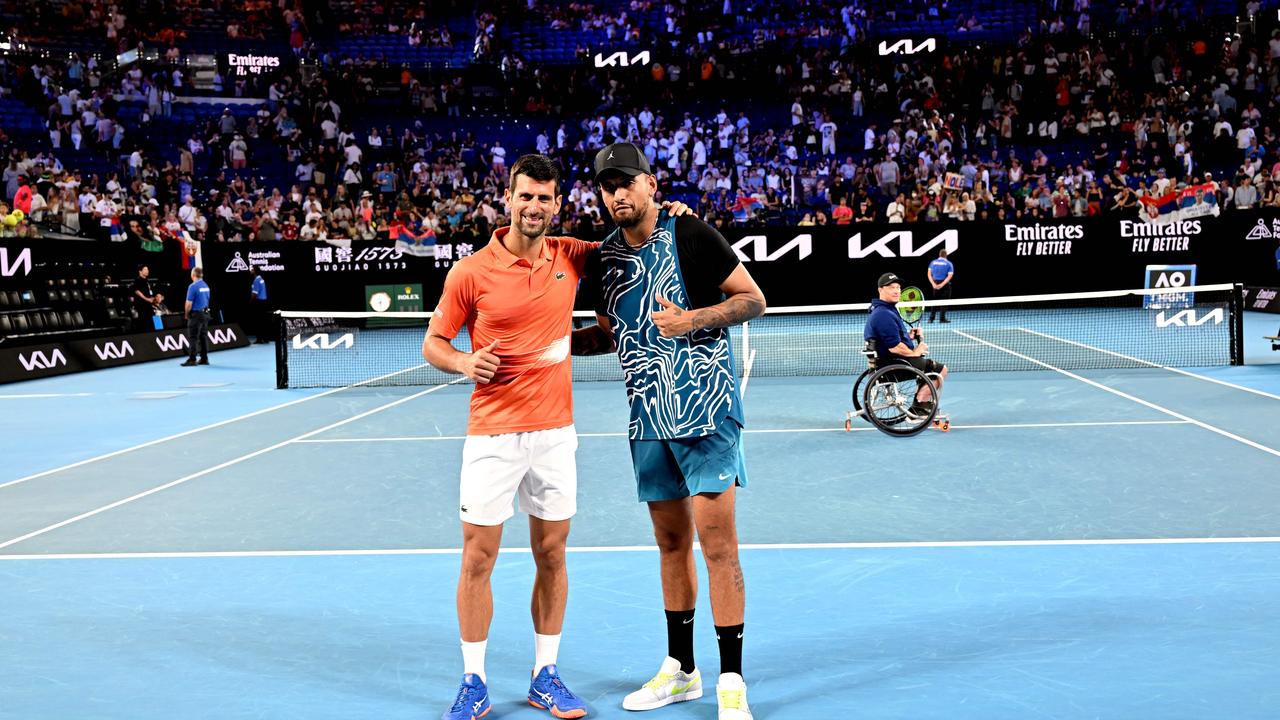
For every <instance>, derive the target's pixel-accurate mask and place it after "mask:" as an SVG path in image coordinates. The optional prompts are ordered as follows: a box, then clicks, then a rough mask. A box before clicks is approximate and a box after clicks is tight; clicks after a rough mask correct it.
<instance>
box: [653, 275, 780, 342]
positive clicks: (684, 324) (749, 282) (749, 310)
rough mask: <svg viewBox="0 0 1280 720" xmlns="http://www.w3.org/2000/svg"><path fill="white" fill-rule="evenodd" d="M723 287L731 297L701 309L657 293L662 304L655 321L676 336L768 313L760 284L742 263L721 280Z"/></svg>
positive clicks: (665, 333)
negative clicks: (677, 302) (680, 305)
mask: <svg viewBox="0 0 1280 720" xmlns="http://www.w3.org/2000/svg"><path fill="white" fill-rule="evenodd" d="M720 290H721V291H723V292H724V293H725V294H726V295H728V296H729V297H727V298H725V300H724V301H723V302H721V303H719V304H716V305H712V306H710V307H704V308H699V309H697V310H685V309H683V308H680V307H677V306H676V305H675V304H674V303H672V302H670V301H669V300H667V299H666V298H665V297H663V296H662V295H658V296H657V300H658V304H659V305H660V306H661V307H662V309H661V310H659V311H658V312H655V313H653V321H654V324H655V325H657V326H658V332H660V333H661V334H662V336H663V337H676V336H678V335H684V334H686V333H689V332H692V331H694V330H701V329H704V328H722V327H730V326H732V325H738V324H741V323H743V322H746V321H747V320H751V319H752V318H757V317H760V316H761V315H763V314H764V309H765V301H764V293H762V292H760V286H758V285H756V281H755V280H754V279H753V278H752V277H751V273H749V272H747V268H746V267H744V266H743V265H742V264H739V265H738V266H737V267H736V268H734V270H733V272H732V273H730V274H729V277H727V278H725V281H724V282H722V283H720Z"/></svg>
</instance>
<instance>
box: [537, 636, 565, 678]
mask: <svg viewBox="0 0 1280 720" xmlns="http://www.w3.org/2000/svg"><path fill="white" fill-rule="evenodd" d="M559 653H560V635H559V634H556V635H539V634H538V633H534V634H533V674H534V677H537V675H538V673H539V672H541V671H542V668H544V667H546V666H548V665H555V664H556V655H558V654H559Z"/></svg>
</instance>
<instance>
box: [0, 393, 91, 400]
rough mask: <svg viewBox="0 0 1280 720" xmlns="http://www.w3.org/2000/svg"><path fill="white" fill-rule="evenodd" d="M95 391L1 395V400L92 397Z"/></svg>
mask: <svg viewBox="0 0 1280 720" xmlns="http://www.w3.org/2000/svg"><path fill="white" fill-rule="evenodd" d="M92 395H93V393H27V394H25V395H0V400H25V399H26V398H60V397H90V396H92Z"/></svg>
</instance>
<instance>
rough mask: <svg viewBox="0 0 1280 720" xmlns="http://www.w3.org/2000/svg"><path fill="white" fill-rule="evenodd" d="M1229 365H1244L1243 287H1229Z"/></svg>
mask: <svg viewBox="0 0 1280 720" xmlns="http://www.w3.org/2000/svg"><path fill="white" fill-rule="evenodd" d="M1231 364H1232V365H1244V285H1243V284H1241V283H1235V284H1233V285H1232V286H1231Z"/></svg>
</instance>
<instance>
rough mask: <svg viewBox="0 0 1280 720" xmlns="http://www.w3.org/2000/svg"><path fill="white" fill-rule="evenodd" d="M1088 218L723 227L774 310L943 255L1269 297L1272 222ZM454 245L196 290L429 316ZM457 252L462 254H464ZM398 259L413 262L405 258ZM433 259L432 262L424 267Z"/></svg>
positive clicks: (921, 278) (1261, 214) (279, 270)
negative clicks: (1170, 280)
mask: <svg viewBox="0 0 1280 720" xmlns="http://www.w3.org/2000/svg"><path fill="white" fill-rule="evenodd" d="M1153 227H1154V226H1148V225H1144V224H1142V223H1139V222H1135V221H1132V220H1117V219H1115V218H1114V217H1110V218H1089V219H1079V220H1067V221H1062V222H1052V223H1029V222H1021V223H1000V222H993V223H982V222H958V223H945V222H939V223H914V224H910V225H905V224H897V225H891V224H885V223H868V224H854V225H845V226H825V227H789V228H786V227H770V228H760V229H758V230H756V229H751V228H742V229H733V230H731V231H730V232H729V234H728V239H729V242H730V244H732V245H733V247H734V249H735V251H736V252H737V253H738V256H739V257H740V258H742V260H743V261H744V262H745V263H746V265H747V268H748V269H750V270H751V273H752V274H753V275H754V276H755V277H756V279H757V280H758V281H759V283H760V286H761V287H762V288H763V289H764V291H765V295H766V296H767V297H768V299H769V304H770V305H771V306H773V307H781V306H793V305H829V304H841V303H852V302H866V301H867V300H869V299H870V298H871V297H872V295H873V294H874V289H875V279H876V278H877V277H878V276H879V275H880V274H881V273H883V272H887V271H892V272H895V273H898V274H899V275H900V276H901V277H903V278H904V279H905V280H906V281H907V282H908V283H912V284H916V285H919V286H921V287H927V280H926V278H925V272H926V267H927V266H928V263H929V261H930V260H932V259H933V258H935V257H937V254H938V251H939V250H941V249H944V248H945V249H947V250H949V254H950V255H951V258H952V260H953V261H954V263H955V266H956V276H955V293H956V297H985V296H998V295H1033V294H1040V293H1059V292H1080V291H1092V290H1118V289H1131V288H1140V287H1144V285H1145V283H1146V280H1147V266H1149V265H1195V266H1196V276H1195V282H1197V283H1199V284H1212V283H1228V282H1240V283H1245V284H1248V285H1259V286H1277V285H1280V271H1277V268H1276V255H1275V253H1276V246H1277V242H1278V241H1280V211H1256V212H1249V213H1241V212H1233V213H1228V214H1226V215H1224V216H1222V217H1216V218H1215V217H1204V218H1198V219H1195V220H1188V221H1183V222H1181V223H1178V224H1173V225H1167V226H1160V229H1159V230H1153V229H1152V228H1153ZM459 249H460V246H457V245H450V244H446V243H441V244H440V245H439V246H437V247H436V248H431V247H429V246H428V247H425V248H424V247H417V248H412V247H404V246H402V247H400V248H397V247H396V245H395V244H394V243H392V242H376V241H375V242H353V243H350V244H349V245H348V246H346V247H337V246H333V245H330V244H327V243H299V242H293V243H283V242H282V243H276V244H271V245H266V244H252V243H250V244H220V245H213V244H208V243H206V244H205V247H204V250H203V254H204V261H205V265H206V275H205V277H206V279H207V280H208V281H209V283H210V285H211V286H212V287H213V288H214V290H215V292H216V293H217V294H218V296H219V298H221V300H220V303H221V306H222V308H223V309H224V311H225V312H226V313H227V317H228V319H234V318H243V311H244V309H245V307H246V306H247V304H248V298H249V283H250V275H249V273H248V266H249V264H254V265H257V266H259V268H260V269H261V270H262V275H263V277H264V278H266V280H267V283H268V287H269V293H270V296H271V299H272V302H273V305H274V306H275V307H277V308H280V309H287V310H317V311H318V310H343V311H359V310H365V309H367V308H366V305H365V303H366V297H367V294H366V286H369V285H392V284H421V285H422V287H423V300H424V303H425V304H424V306H425V307H426V308H427V309H430V308H431V307H433V306H434V305H435V299H436V298H437V297H438V296H439V293H440V290H441V288H442V287H443V283H444V278H445V275H446V274H447V273H448V271H449V268H450V267H452V265H453V263H454V262H456V261H457V259H458V257H459V255H460V252H459ZM461 249H462V253H461V254H465V253H466V252H468V251H470V250H473V249H474V248H470V247H462V248H461ZM408 250H416V254H415V253H414V252H409V251H408ZM436 254H439V255H440V258H438V259H437V258H436V257H435V255H436Z"/></svg>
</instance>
